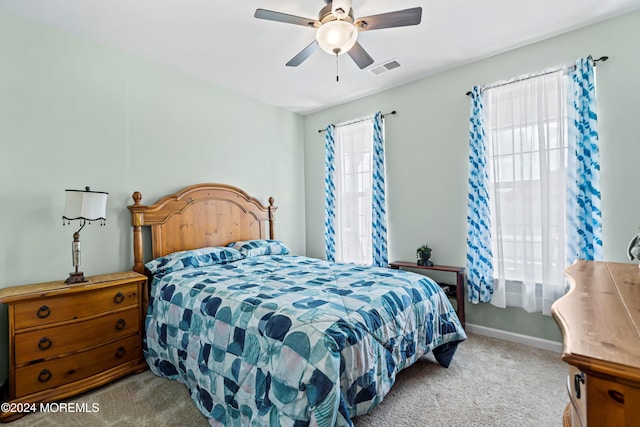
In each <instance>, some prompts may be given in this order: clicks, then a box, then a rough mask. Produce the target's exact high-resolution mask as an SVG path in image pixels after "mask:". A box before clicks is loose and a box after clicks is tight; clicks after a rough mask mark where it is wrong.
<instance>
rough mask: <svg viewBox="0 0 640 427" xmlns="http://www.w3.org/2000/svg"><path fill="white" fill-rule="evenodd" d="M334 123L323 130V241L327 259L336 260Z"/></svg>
mask: <svg viewBox="0 0 640 427" xmlns="http://www.w3.org/2000/svg"><path fill="white" fill-rule="evenodd" d="M334 130H335V126H334V125H329V126H327V131H326V132H325V136H324V138H325V143H324V149H325V159H324V205H325V209H324V241H325V256H326V258H327V261H335V260H336V243H335V242H336V229H335V226H334V223H335V218H336V199H335V194H336V186H335V168H334V162H335V146H336V143H335V140H334V139H333V131H334Z"/></svg>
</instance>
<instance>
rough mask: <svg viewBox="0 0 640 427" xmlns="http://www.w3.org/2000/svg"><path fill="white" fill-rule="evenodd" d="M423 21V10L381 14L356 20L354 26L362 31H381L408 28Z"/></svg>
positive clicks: (405, 10) (412, 9) (418, 8)
mask: <svg viewBox="0 0 640 427" xmlns="http://www.w3.org/2000/svg"><path fill="white" fill-rule="evenodd" d="M420 21H422V8H421V7H414V8H411V9H404V10H397V11H395V12H387V13H381V14H380V15H371V16H365V17H364V18H358V19H356V22H354V25H355V26H356V28H358V30H360V31H371V30H380V29H382V28H392V27H406V26H408V25H418V24H419V23H420Z"/></svg>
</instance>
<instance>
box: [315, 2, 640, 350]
mask: <svg viewBox="0 0 640 427" xmlns="http://www.w3.org/2000/svg"><path fill="white" fill-rule="evenodd" d="M638 40H640V12H635V13H632V14H628V15H625V16H622V17H619V18H616V19H612V20H609V21H606V22H603V23H600V24H597V25H594V26H591V27H588V28H585V29H581V30H577V31H574V32H571V33H568V34H565V35H561V36H558V37H555V38H552V39H549V40H545V41H542V42H539V43H536V44H533V45H530V46H526V47H522V48H519V49H516V50H513V51H510V52H506V53H504V54H501V55H497V56H494V57H492V58H488V59H486V60H483V61H479V62H475V63H472V64H468V65H466V66H463V67H460V68H457V69H454V70H451V71H447V72H444V73H441V74H438V75H435V76H432V77H428V78H425V79H423V80H420V81H417V82H414V83H411V84H407V85H404V86H402V87H398V88H395V89H392V90H389V91H386V92H383V93H379V94H376V95H372V96H369V97H366V98H363V99H360V100H357V101H354V102H351V103H348V104H345V105H341V106H338V107H335V108H330V109H327V110H324V111H321V112H318V113H316V114H311V115H308V116H306V117H305V153H304V155H305V177H306V183H305V187H306V193H305V195H306V197H305V198H306V227H307V255H309V256H315V257H323V256H324V243H323V242H324V237H323V221H324V208H323V203H324V192H323V191H324V190H323V185H324V134H321V133H318V132H317V131H318V129H323V128H325V127H326V126H327V125H328V124H329V123H337V122H341V121H345V120H349V119H353V118H358V117H363V116H367V115H370V114H373V113H374V112H376V111H379V110H380V111H382V112H389V111H391V110H397V111H398V114H397V116H395V117H390V118H389V119H388V120H386V125H385V126H386V128H385V129H386V130H385V132H386V155H387V200H388V229H389V256H390V258H391V260H413V259H414V257H415V248H417V247H418V246H420V245H421V244H422V243H424V242H429V244H430V245H431V246H432V247H433V248H434V251H433V259H434V261H436V262H437V263H440V264H448V265H460V266H464V265H465V251H466V240H465V239H466V225H467V224H466V213H467V208H466V203H467V177H468V130H469V99H468V97H467V96H465V93H466V92H467V91H468V90H470V89H471V87H472V86H473V85H477V84H478V85H479V84H484V83H490V82H493V81H497V80H504V79H509V78H511V77H514V76H518V75H521V74H526V73H530V72H534V71H538V70H542V69H544V68H547V67H551V66H555V65H560V64H564V63H567V62H570V61H574V60H575V59H577V58H578V57H582V56H586V55H588V54H592V55H593V56H594V57H596V58H597V57H599V56H602V55H607V56H609V58H610V59H609V61H608V62H605V63H602V64H599V65H598V67H597V86H598V102H599V113H600V114H599V119H600V120H599V125H600V137H601V169H602V170H601V174H602V175H601V185H602V204H603V208H602V211H603V232H604V254H605V259H606V260H610V261H626V256H625V249H626V245H627V243H628V241H629V239H630V238H631V237H632V236H633V235H634V234H636V233H637V232H638V227H639V226H640V217H639V215H638V212H640V197H638V196H637V194H636V193H637V190H636V189H635V183H636V182H637V177H636V176H635V173H637V172H638V160H639V159H640V143H639V141H640V137H639V136H638V135H639V134H638V130H637V123H638V121H639V120H640V102H638V100H640V83H638V70H640V55H639V53H640V51H639V50H638ZM379 77H380V78H381V79H384V78H385V74H381V75H380V76H379ZM466 313H467V322H468V323H473V324H478V325H483V326H487V327H491V328H497V329H502V330H506V331H511V332H516V333H522V334H526V335H531V336H535V337H540V338H545V339H550V340H555V341H560V340H561V336H560V333H559V330H558V328H557V326H556V324H555V322H554V321H553V320H552V319H551V318H550V317H545V316H542V315H539V314H533V315H532V314H527V313H526V312H524V311H523V310H521V309H506V310H504V309H498V308H495V307H493V306H491V305H487V304H482V305H470V304H467V305H466Z"/></svg>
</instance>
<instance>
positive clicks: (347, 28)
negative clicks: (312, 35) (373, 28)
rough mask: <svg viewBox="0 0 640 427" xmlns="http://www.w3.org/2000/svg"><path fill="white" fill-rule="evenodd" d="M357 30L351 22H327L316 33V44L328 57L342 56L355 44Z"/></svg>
mask: <svg viewBox="0 0 640 427" xmlns="http://www.w3.org/2000/svg"><path fill="white" fill-rule="evenodd" d="M357 39H358V29H357V28H356V27H355V25H353V24H352V23H351V22H347V21H340V20H335V21H329V22H326V23H324V24H322V26H321V27H320V28H318V31H316V40H317V41H318V44H319V45H320V47H321V48H322V50H324V51H325V52H327V53H328V54H330V55H335V54H337V55H342V54H343V53H347V52H348V51H349V49H351V48H352V47H353V45H355V44H356V40H357Z"/></svg>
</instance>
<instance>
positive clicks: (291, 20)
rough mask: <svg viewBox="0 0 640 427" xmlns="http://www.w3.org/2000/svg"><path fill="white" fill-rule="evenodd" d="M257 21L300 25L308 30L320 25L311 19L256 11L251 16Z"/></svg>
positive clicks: (271, 11)
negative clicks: (265, 20) (264, 20)
mask: <svg viewBox="0 0 640 427" xmlns="http://www.w3.org/2000/svg"><path fill="white" fill-rule="evenodd" d="M253 16H255V17H256V18H259V19H267V20H269V21H277V22H284V23H286V24H296V25H302V26H304V27H309V28H317V27H319V26H320V25H322V24H321V23H320V22H319V21H316V20H315V19H311V18H303V17H301V16H295V15H288V14H286V13H281V12H275V11H273V10H266V9H256V13H255V14H254V15H253Z"/></svg>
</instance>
